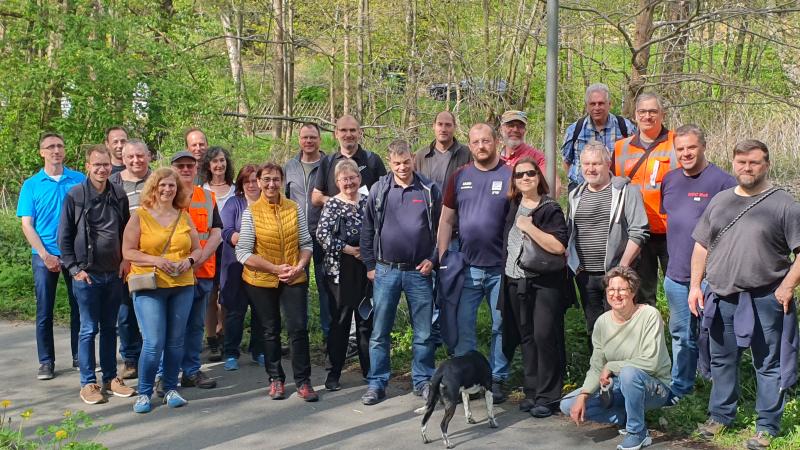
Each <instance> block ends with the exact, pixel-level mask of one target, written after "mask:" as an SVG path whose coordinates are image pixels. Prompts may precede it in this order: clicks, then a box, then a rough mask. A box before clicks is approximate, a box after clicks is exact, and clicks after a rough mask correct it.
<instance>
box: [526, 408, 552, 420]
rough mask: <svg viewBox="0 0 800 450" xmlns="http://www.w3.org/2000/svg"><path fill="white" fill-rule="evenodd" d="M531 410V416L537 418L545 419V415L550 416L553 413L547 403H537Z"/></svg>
mask: <svg viewBox="0 0 800 450" xmlns="http://www.w3.org/2000/svg"><path fill="white" fill-rule="evenodd" d="M529 412H530V414H531V416H533V417H535V418H537V419H544V418H545V417H550V416H552V415H553V410H552V409H550V408H548V407H547V406H545V405H536V406H534V407H533V408H531V409H530V411H529Z"/></svg>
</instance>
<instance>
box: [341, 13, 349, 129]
mask: <svg viewBox="0 0 800 450" xmlns="http://www.w3.org/2000/svg"><path fill="white" fill-rule="evenodd" d="M343 57H344V60H343V61H342V114H350V11H347V10H345V11H344V53H343Z"/></svg>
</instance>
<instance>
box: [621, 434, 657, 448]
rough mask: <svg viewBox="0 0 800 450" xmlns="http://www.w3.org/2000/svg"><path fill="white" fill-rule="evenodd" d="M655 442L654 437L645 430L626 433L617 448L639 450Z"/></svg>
mask: <svg viewBox="0 0 800 450" xmlns="http://www.w3.org/2000/svg"><path fill="white" fill-rule="evenodd" d="M652 443H653V439H651V438H650V435H649V434H647V430H645V431H644V432H643V433H641V434H630V433H628V434H626V435H625V439H623V440H622V443H621V444H619V445H618V446H617V450H639V449H640V448H642V447H647V446H648V445H650V444H652Z"/></svg>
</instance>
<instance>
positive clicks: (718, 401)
mask: <svg viewBox="0 0 800 450" xmlns="http://www.w3.org/2000/svg"><path fill="white" fill-rule="evenodd" d="M738 304H739V301H738V297H737V296H733V297H724V298H721V299H720V300H719V304H718V305H717V313H716V315H715V316H714V320H713V321H712V323H711V328H710V330H709V346H710V350H711V378H712V380H713V383H712V385H711V397H710V398H709V399H708V412H709V413H710V414H711V418H712V419H714V420H716V421H717V422H719V423H722V424H725V425H730V424H731V422H733V420H734V419H735V418H736V407H737V403H738V400H739V365H740V362H741V360H742V353H743V352H744V350H745V348H743V347H739V346H738V345H737V344H736V336H735V335H734V331H733V316H734V313H735V311H736V307H737V306H738ZM753 304H754V305H755V311H754V313H755V327H754V328H753V335H752V338H751V341H750V349H751V351H752V352H753V367H754V368H755V369H756V413H757V414H758V416H757V418H756V431H757V432H758V431H766V432H768V433H769V434H771V435H773V436H777V435H778V432H779V431H780V425H781V416H783V408H784V406H785V403H784V401H785V395H784V393H785V392H786V391H785V390H781V389H779V386H780V381H781V370H780V369H781V367H780V353H781V334H782V333H783V306H782V305H781V304H780V303H778V301H777V300H776V299H775V293H774V292H768V293H761V294H755V293H754V294H753ZM789 314H793V315H795V316H796V314H797V310H796V309H795V308H794V307H793V308H792V309H791V310H790V311H789Z"/></svg>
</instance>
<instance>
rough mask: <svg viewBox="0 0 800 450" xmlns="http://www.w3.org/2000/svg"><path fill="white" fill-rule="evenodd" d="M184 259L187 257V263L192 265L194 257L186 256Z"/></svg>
mask: <svg viewBox="0 0 800 450" xmlns="http://www.w3.org/2000/svg"><path fill="white" fill-rule="evenodd" d="M186 259H188V260H189V265H192V266H193V265H194V258H192V257H191V256H190V257H188V258H186Z"/></svg>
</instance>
